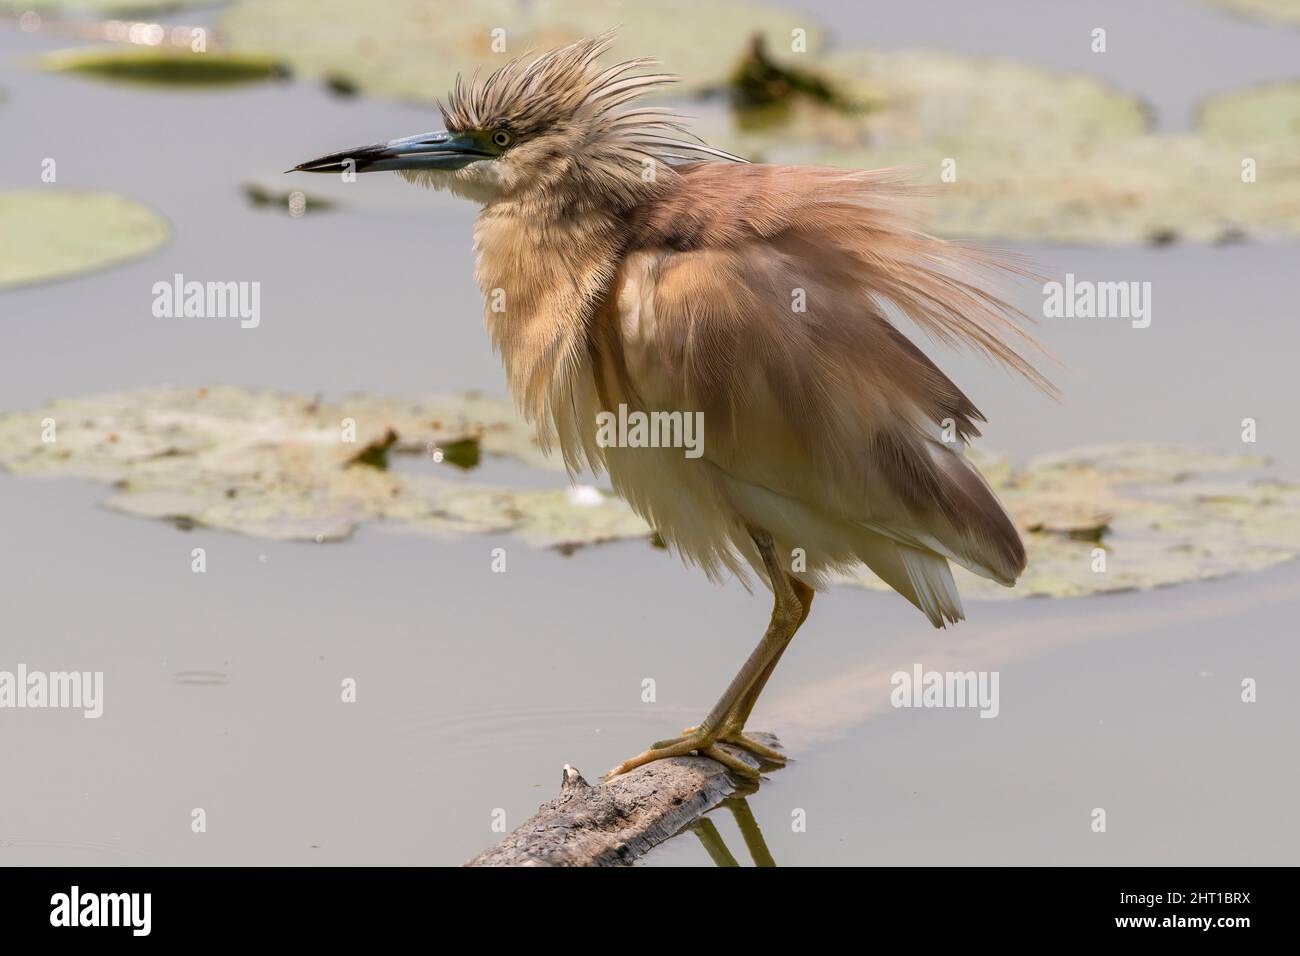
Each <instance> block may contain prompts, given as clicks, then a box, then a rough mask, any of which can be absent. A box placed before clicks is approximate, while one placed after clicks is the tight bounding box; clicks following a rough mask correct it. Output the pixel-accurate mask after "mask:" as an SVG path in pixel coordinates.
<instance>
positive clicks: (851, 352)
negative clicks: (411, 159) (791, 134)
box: [614, 164, 1050, 583]
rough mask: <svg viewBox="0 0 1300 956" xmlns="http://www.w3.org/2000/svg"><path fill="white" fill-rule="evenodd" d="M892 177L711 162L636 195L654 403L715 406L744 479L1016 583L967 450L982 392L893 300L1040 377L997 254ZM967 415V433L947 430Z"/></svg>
mask: <svg viewBox="0 0 1300 956" xmlns="http://www.w3.org/2000/svg"><path fill="white" fill-rule="evenodd" d="M900 195H901V193H900V191H899V190H898V189H896V188H894V184H893V183H892V182H891V181H890V180H889V179H888V177H887V176H885V175H883V174H879V173H861V172H851V171H843V170H834V169H822V168H790V167H764V166H733V165H724V164H702V165H698V166H694V167H690V168H688V169H686V170H685V172H684V174H683V175H682V178H681V181H680V183H679V184H678V185H677V186H676V188H675V189H674V190H673V192H672V193H671V194H670V195H668V196H667V197H666V198H665V199H661V200H658V201H656V202H655V203H652V204H647V205H646V206H645V207H643V208H641V209H640V210H638V212H637V217H638V218H637V228H636V229H635V230H634V233H633V234H634V235H637V236H639V237H641V239H640V242H639V248H638V249H635V250H631V251H630V252H629V255H628V256H627V258H626V259H625V261H624V264H623V267H622V269H621V270H620V273H619V276H618V278H617V280H616V286H615V290H614V293H615V296H616V297H618V298H619V299H620V300H624V299H628V298H630V297H635V298H638V299H639V300H641V301H643V302H644V303H645V307H646V308H649V309H652V310H653V316H654V326H655V329H656V334H655V350H656V354H655V356H654V359H653V362H652V363H650V364H652V365H653V367H654V372H653V374H652V375H651V374H649V373H647V371H646V369H647V368H648V367H649V365H647V364H646V363H644V362H643V363H641V365H640V367H639V371H638V366H637V363H636V362H635V361H633V362H632V363H631V365H632V368H631V372H630V375H631V378H632V380H633V382H634V383H636V382H640V383H643V384H642V385H641V387H644V388H648V389H651V390H652V391H654V392H655V394H654V395H653V396H649V397H650V398H651V400H652V401H654V402H655V403H663V404H665V405H671V404H674V403H675V404H676V406H677V407H683V408H699V409H702V410H704V411H705V420H706V427H707V431H708V436H709V440H708V442H707V449H708V450H707V451H706V457H708V458H709V459H710V460H711V461H713V462H714V463H715V464H717V465H719V466H720V467H722V468H724V469H726V470H727V471H728V472H729V473H731V474H733V475H735V476H737V477H739V478H742V479H744V480H746V481H751V482H755V483H758V484H761V485H763V486H764V487H766V488H769V489H772V490H774V491H778V492H779V493H781V494H785V495H789V496H791V497H794V498H796V499H799V500H802V501H805V502H808V503H810V504H812V505H814V506H815V507H818V508H820V509H822V510H826V511H829V512H831V513H834V514H836V515H839V516H842V517H845V518H849V519H851V520H854V521H859V522H862V523H863V524H864V525H866V526H867V527H870V528H872V529H873V530H877V531H880V532H881V533H884V534H888V535H890V536H891V537H894V538H895V539H896V540H899V541H901V542H905V543H907V544H909V545H912V546H915V547H922V548H925V549H927V550H933V551H935V552H937V553H940V554H944V555H946V556H949V557H952V558H954V559H955V560H958V561H959V562H960V563H962V564H964V565H966V566H968V567H971V568H972V569H973V570H976V571H977V572H979V573H984V574H987V575H988V576H990V577H994V578H996V579H998V580H1001V581H1004V582H1007V583H1010V582H1011V581H1012V580H1014V578H1015V577H1016V576H1017V575H1018V574H1019V572H1020V571H1021V570H1022V569H1023V566H1024V549H1023V546H1022V545H1021V542H1020V538H1019V535H1018V534H1017V533H1016V530H1015V527H1014V526H1013V525H1012V523H1011V521H1010V520H1009V519H1008V518H1007V516H1006V514H1005V512H1004V511H1003V509H1002V507H1001V505H1000V504H999V503H998V501H997V499H996V498H995V497H994V495H993V494H992V492H991V491H990V490H989V489H988V486H987V485H986V484H985V482H984V481H983V479H982V478H981V477H980V475H979V473H978V472H977V471H976V470H975V469H974V467H973V466H971V465H970V464H969V463H968V462H967V461H966V459H965V457H964V456H963V455H962V454H961V447H962V446H961V442H964V440H965V439H967V438H968V437H971V436H974V435H978V430H977V428H976V424H975V423H976V422H978V421H982V420H983V418H982V416H981V415H980V413H979V411H978V409H976V408H975V406H974V405H973V404H972V403H971V402H970V400H969V399H968V398H967V397H966V396H965V395H964V394H963V393H962V392H961V390H960V389H958V388H957V387H956V386H955V385H954V384H953V383H952V382H951V381H950V380H949V379H948V378H947V377H946V376H945V375H944V374H943V373H942V372H941V371H940V370H939V369H938V368H937V367H936V366H935V365H934V363H933V362H931V361H930V360H929V359H928V358H927V357H926V356H925V355H924V354H923V353H922V352H921V351H920V349H918V348H917V347H916V346H915V345H913V344H912V343H911V342H910V341H909V340H908V339H907V337H906V336H904V335H903V334H902V332H900V331H899V330H898V329H897V328H895V327H894V326H893V325H892V324H891V322H890V321H889V319H888V317H887V316H888V314H889V312H890V310H891V309H897V310H898V311H899V312H902V313H903V314H906V315H907V316H908V317H909V318H910V319H912V320H913V321H914V322H916V324H917V325H918V326H919V327H920V328H922V329H923V330H925V331H927V332H929V333H931V334H932V335H934V336H936V337H937V338H939V339H941V340H943V341H946V342H950V343H966V344H969V345H972V346H974V347H976V348H978V349H980V350H982V351H984V352H985V353H987V354H988V355H990V356H992V357H993V358H994V359H996V360H998V361H1000V362H1002V363H1004V364H1006V365H1008V366H1010V367H1011V368H1013V369H1015V370H1017V371H1018V372H1020V373H1021V374H1023V375H1025V376H1026V377H1027V378H1029V379H1030V380H1031V381H1033V382H1035V383H1036V384H1039V385H1041V386H1043V387H1048V388H1050V386H1047V383H1046V382H1045V380H1043V379H1042V378H1041V376H1039V375H1038V373H1037V372H1036V371H1035V370H1034V369H1033V368H1032V366H1030V365H1029V363H1028V362H1027V361H1026V360H1025V359H1024V358H1022V357H1021V356H1020V354H1019V353H1018V352H1017V351H1016V349H1015V348H1014V347H1013V345H1012V344H1011V343H1012V342H1014V341H1015V340H1016V339H1017V338H1019V339H1020V341H1021V342H1024V343H1027V344H1032V340H1029V339H1028V338H1027V337H1025V336H1024V335H1023V333H1020V332H1019V329H1018V326H1017V324H1016V313H1015V312H1014V310H1013V309H1011V308H1010V307H1009V306H1007V305H1006V304H1005V303H1003V302H1001V301H1000V300H998V299H996V298H994V297H993V296H991V295H989V294H987V293H985V292H984V291H983V290H982V289H981V288H980V287H979V286H978V285H977V284H976V283H977V282H978V281H979V272H980V269H981V268H983V269H987V268H988V267H989V266H990V261H989V260H988V259H987V258H986V257H982V256H981V255H979V254H978V253H975V252H973V251H970V250H967V249H965V248H964V247H961V246H958V245H955V244H951V243H947V242H943V241H941V240H937V239H934V238H932V237H928V236H925V235H923V234H920V233H917V232H915V231H913V230H911V229H910V228H908V227H907V226H906V224H905V223H904V222H903V220H902V219H901V218H900V216H899V214H898V213H897V211H896V209H895V208H894V207H895V205H896V203H897V200H898V197H899V196H900ZM945 424H946V425H949V427H950V429H951V430H952V431H953V432H955V435H956V437H958V438H959V439H960V440H961V441H959V442H958V443H956V445H955V446H954V445H948V444H945V443H944V442H942V441H940V440H939V433H940V430H941V428H942V427H943V426H944V425H945Z"/></svg>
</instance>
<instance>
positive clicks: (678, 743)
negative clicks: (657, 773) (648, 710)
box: [605, 727, 786, 780]
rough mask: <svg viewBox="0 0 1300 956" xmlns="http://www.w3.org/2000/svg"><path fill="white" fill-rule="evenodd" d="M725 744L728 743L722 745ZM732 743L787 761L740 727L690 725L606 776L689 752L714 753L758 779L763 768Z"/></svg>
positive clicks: (767, 758) (781, 763)
mask: <svg viewBox="0 0 1300 956" xmlns="http://www.w3.org/2000/svg"><path fill="white" fill-rule="evenodd" d="M764 736H767V737H768V738H769V739H770V741H771V742H772V743H774V744H776V743H777V740H776V738H775V737H772V736H771V735H764ZM721 744H725V745H726V746H725V747H724V746H719V745H721ZM731 747H735V748H736V749H738V750H743V751H746V752H747V753H750V754H753V755H754V756H755V757H757V758H758V759H759V760H760V761H761V762H763V763H767V764H774V765H775V766H777V767H784V766H785V764H786V757H785V755H784V754H782V753H781V752H780V751H778V750H775V749H774V748H773V747H770V746H767V745H766V744H763V743H760V742H759V741H757V740H755V739H754V738H752V737H749V736H746V735H745V734H743V733H741V731H740V730H739V729H738V728H737V729H734V730H733V729H729V728H724V729H723V730H719V731H702V730H700V729H699V728H698V727H687V728H686V729H685V730H684V731H683V732H682V736H680V737H673V738H672V739H670V740H657V741H655V742H654V744H652V745H651V747H650V749H649V750H647V751H645V752H644V753H640V754H637V755H636V756H635V757H633V758H631V759H630V760H624V761H623V762H622V763H621V764H619V765H618V766H617V767H615V768H614V769H613V770H611V771H610V772H609V773H607V774H606V775H605V779H606V780H608V779H610V778H611V777H617V776H619V775H621V774H625V773H627V772H628V771H629V770H635V769H636V768H637V767H643V766H645V765H646V764H648V763H652V762H653V761H655V760H665V759H667V758H669V757H682V756H685V755H686V754H689V753H698V754H700V756H703V757H710V758H712V759H713V760H716V761H717V762H718V763H720V764H722V765H723V766H724V767H726V768H727V769H728V770H731V771H732V772H733V773H735V774H737V775H738V776H741V777H744V778H746V779H749V780H756V779H758V776H759V773H760V770H759V768H758V767H755V766H754V765H753V764H752V763H751V762H749V761H746V760H743V759H741V758H740V757H738V756H736V755H735V754H733V753H731V752H729V748H731Z"/></svg>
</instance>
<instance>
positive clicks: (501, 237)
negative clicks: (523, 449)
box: [474, 201, 628, 444]
mask: <svg viewBox="0 0 1300 956" xmlns="http://www.w3.org/2000/svg"><path fill="white" fill-rule="evenodd" d="M548 212H549V210H544V209H542V208H539V206H538V204H536V203H528V202H519V201H498V202H494V203H490V204H489V205H487V206H486V207H484V209H483V211H482V212H481V213H480V214H479V218H478V223H477V225H476V226H475V230H474V245H475V250H476V253H477V265H476V269H475V274H476V278H477V279H478V283H479V287H480V288H481V289H482V290H483V295H484V300H485V302H484V315H485V318H486V322H487V328H488V332H489V334H490V335H491V338H492V343H493V346H494V347H495V348H496V349H497V351H499V352H500V353H501V358H502V361H503V363H504V365H505V369H506V375H507V378H508V380H509V384H510V390H511V393H512V394H513V396H514V399H515V401H516V403H517V404H518V406H519V408H520V410H521V411H522V412H523V414H524V415H525V416H526V417H527V418H528V420H529V421H531V422H533V423H534V424H535V425H536V426H537V427H538V429H539V432H540V433H541V437H542V440H543V443H544V444H545V443H546V442H547V439H548V435H549V434H550V433H551V432H553V431H554V429H555V426H556V421H555V416H556V412H557V410H558V409H563V408H565V407H566V406H567V405H569V404H570V402H569V399H570V398H571V395H570V392H569V390H570V389H572V388H573V387H574V385H575V382H576V381H577V380H578V379H579V378H580V377H581V374H582V369H583V368H584V367H585V366H586V363H587V356H588V347H587V331H588V328H589V324H590V319H591V316H592V313H593V311H594V310H595V308H596V307H597V305H598V304H599V303H600V301H601V300H602V299H603V298H604V296H605V293H606V291H607V290H608V288H609V285H610V282H611V280H612V279H613V276H614V272H615V269H616V264H617V262H618V258H619V255H620V254H621V251H622V249H623V247H624V245H625V244H626V240H627V231H628V226H627V224H626V217H621V216H619V215H618V214H617V213H616V212H614V211H612V210H599V209H593V210H588V211H585V212H582V213H579V214H570V215H567V216H556V215H550V214H548Z"/></svg>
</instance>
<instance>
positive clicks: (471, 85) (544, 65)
mask: <svg viewBox="0 0 1300 956" xmlns="http://www.w3.org/2000/svg"><path fill="white" fill-rule="evenodd" d="M614 36H615V34H614V31H612V30H611V31H608V32H606V33H602V34H600V35H599V36H595V37H591V38H589V39H584V40H579V41H577V42H575V43H571V44H569V45H568V46H564V47H560V48H559V49H557V50H552V51H550V52H549V53H545V54H543V55H541V56H539V57H537V58H536V59H533V60H531V61H530V60H529V59H528V55H525V56H523V57H519V58H517V59H514V60H511V61H510V62H509V63H507V64H506V65H505V66H503V67H501V68H500V69H498V70H496V71H495V72H494V73H492V74H491V75H490V76H489V77H488V78H487V79H486V80H484V81H482V82H479V80H478V74H477V73H476V74H475V75H474V77H473V78H471V79H470V81H469V82H468V83H467V82H465V80H464V79H463V77H461V76H459V75H458V76H457V77H456V82H455V85H454V87H453V88H452V91H451V94H450V96H449V97H448V100H447V103H446V105H443V104H441V103H439V109H440V110H441V111H442V116H443V120H444V121H445V123H446V125H447V128H448V129H450V130H457V131H463V130H471V129H485V128H502V129H505V130H507V131H509V132H510V133H512V134H513V135H516V136H519V137H521V138H527V137H530V136H536V135H539V134H543V133H548V132H565V133H570V134H577V135H580V136H581V137H582V138H583V140H585V142H586V144H587V145H588V146H593V145H599V146H607V147H614V148H617V149H618V151H620V152H621V153H623V154H624V155H625V156H626V157H627V158H628V159H631V160H633V161H634V162H636V163H638V164H639V162H640V160H642V159H646V158H649V159H654V160H658V161H661V162H665V163H673V162H688V161H692V160H698V159H700V158H701V157H709V158H714V159H726V160H731V161H733V162H745V160H744V159H742V158H740V157H738V156H733V155H732V154H731V153H728V152H725V151H723V150H720V149H715V148H713V147H711V146H709V145H707V144H705V143H704V142H703V141H702V140H700V139H699V138H698V137H696V136H694V135H693V134H692V133H691V132H690V131H689V129H688V128H687V127H686V125H685V119H684V118H683V117H682V116H680V115H679V114H677V113H676V112H674V111H673V110H671V109H666V108H661V107H639V108H636V109H624V107H626V106H627V105H628V104H630V103H632V102H633V101H635V100H636V99H638V98H639V97H641V96H644V95H645V94H647V93H651V92H654V91H656V90H659V89H662V88H663V87H665V86H668V85H670V84H672V83H674V82H676V80H677V77H676V76H674V75H673V74H670V73H633V71H635V70H641V69H646V68H649V67H653V66H656V65H657V62H658V61H656V60H655V59H653V58H650V57H638V58H636V59H632V60H625V61H623V62H621V63H616V64H614V65H613V66H610V67H606V68H603V69H602V68H601V67H599V66H597V65H596V60H598V59H599V58H600V57H601V55H603V54H604V53H605V52H607V51H608V50H609V48H610V46H611V45H612V44H613V42H614ZM629 74H631V75H629Z"/></svg>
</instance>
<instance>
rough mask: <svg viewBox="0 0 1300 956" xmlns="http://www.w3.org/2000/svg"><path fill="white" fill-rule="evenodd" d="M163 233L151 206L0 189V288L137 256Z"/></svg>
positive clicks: (72, 193) (87, 195) (69, 192)
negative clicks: (0, 190) (1, 190)
mask: <svg viewBox="0 0 1300 956" xmlns="http://www.w3.org/2000/svg"><path fill="white" fill-rule="evenodd" d="M168 232H169V230H168V226H167V223H166V221H165V220H163V218H162V217H161V216H159V215H158V214H157V213H155V212H154V211H153V210H151V209H149V208H148V207H147V206H143V205H141V204H140V203H137V202H133V201H132V200H130V199H127V198H125V197H123V196H118V195H116V194H114V193H101V192H85V191H82V190H76V189H61V188H52V187H51V188H44V189H29V190H21V191H15V192H0V289H4V288H9V287H12V286H17V285H25V284H27V283H31V282H44V281H47V280H50V279H62V278H66V277H68V276H73V275H79V274H81V273H83V272H90V271H92V270H94V269H102V268H105V267H107V266H112V265H117V264H118V263H121V262H127V261H129V260H131V259H138V258H140V257H141V256H143V255H146V254H147V253H149V252H152V251H153V250H154V249H156V248H158V246H160V245H162V243H163V242H164V241H165V240H166V239H167V236H168Z"/></svg>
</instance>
